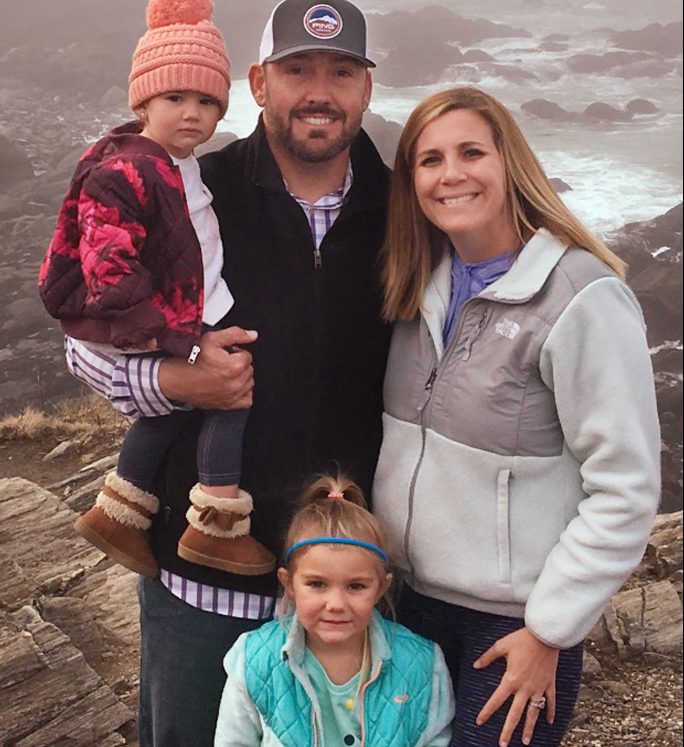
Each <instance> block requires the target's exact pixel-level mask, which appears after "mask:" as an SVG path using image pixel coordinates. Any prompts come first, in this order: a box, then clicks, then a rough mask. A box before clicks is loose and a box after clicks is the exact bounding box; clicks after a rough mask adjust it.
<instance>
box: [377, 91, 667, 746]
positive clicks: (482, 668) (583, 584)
mask: <svg viewBox="0 0 684 747" xmlns="http://www.w3.org/2000/svg"><path fill="white" fill-rule="evenodd" d="M385 260H386V264H385V270H384V280H385V307H384V308H385V315H386V317H387V319H388V320H390V321H393V322H395V330H394V336H393V340H392V346H391V351H390V357H389V362H388V370H387V376H386V380H385V415H384V428H385V430H384V440H383V446H382V451H381V454H380V460H379V464H378V470H377V474H376V481H375V486H374V502H373V505H374V509H375V512H376V513H377V515H378V517H379V518H380V519H381V521H382V522H383V523H384V524H385V525H386V526H387V527H388V528H389V530H390V531H391V533H392V534H393V537H394V540H395V545H396V549H397V551H398V557H397V558H396V560H397V564H398V565H399V567H400V568H402V569H403V570H404V572H405V576H406V585H405V590H404V593H403V596H402V599H401V602H400V606H399V617H400V619H401V621H402V622H404V623H405V624H407V625H408V626H409V627H411V628H412V629H413V630H414V631H416V632H418V633H420V634H422V635H424V636H426V637H429V638H432V639H434V640H435V641H437V643H439V645H440V646H441V647H442V649H443V651H444V653H445V656H446V659H447V664H448V666H449V669H450V671H451V674H452V677H453V680H454V687H455V691H456V721H455V731H454V737H453V741H452V745H454V746H455V745H458V747H470V746H473V747H474V746H477V747H490V746H492V747H493V746H494V745H509V744H518V745H519V744H520V743H521V742H522V744H529V743H530V741H531V739H532V736H533V734H534V744H535V745H537V746H538V747H551V746H552V745H554V746H555V745H559V744H560V741H561V738H562V735H563V733H564V731H565V729H566V727H567V724H568V722H569V719H570V716H571V713H572V709H573V707H574V703H575V700H576V697H577V692H578V689H579V683H580V676H581V665H582V643H581V642H582V639H583V638H584V637H585V636H586V634H587V633H588V632H589V631H590V629H591V628H592V626H593V624H594V623H595V622H596V620H597V619H598V618H599V616H600V614H601V611H602V610H603V608H604V606H605V604H606V603H607V601H608V600H609V599H610V597H611V595H612V594H614V593H615V592H616V591H617V590H618V589H619V588H620V586H621V585H622V583H623V582H624V580H625V579H626V577H627V576H628V575H629V573H630V572H631V570H632V569H633V567H634V566H635V565H636V564H637V563H638V562H639V560H640V558H641V555H642V553H643V550H644V547H645V544H646V540H647V537H648V533H649V529H650V526H651V523H652V520H653V517H654V514H655V511H656V508H657V505H658V498H659V486H660V476H659V454H660V439H659V428H658V421H657V413H656V405H655V393H654V386H653V374H652V370H651V365H650V357H649V351H648V346H647V343H646V337H645V331H644V322H643V317H642V314H641V311H640V308H639V305H638V303H637V301H636V298H635V297H634V295H633V294H632V292H631V291H630V290H629V288H628V287H627V286H626V285H625V284H624V282H623V280H622V279H623V278H624V274H625V266H624V264H623V263H622V261H621V260H620V259H619V258H618V257H617V256H616V255H615V254H613V253H612V252H611V251H609V250H608V249H607V248H606V247H605V246H604V245H603V243H602V242H601V241H599V240H598V239H597V238H596V237H594V236H592V235H591V234H590V233H589V232H588V231H587V230H586V229H585V228H584V227H583V226H582V225H581V223H580V222H579V221H578V220H577V219H576V218H575V217H574V216H573V215H572V213H571V212H570V211H569V210H568V209H567V208H566V207H565V205H564V204H563V202H562V201H561V200H560V199H559V198H558V196H557V195H556V194H555V192H554V190H553V187H552V186H551V184H550V183H549V180H548V178H547V177H546V175H545V174H544V172H543V170H542V168H541V166H540V164H539V162H538V161H537V159H536V158H535V156H534V154H533V153H532V151H531V150H530V147H529V145H528V144H527V142H526V141H525V139H524V137H523V135H522V133H521V132H520V130H519V128H518V127H517V125H516V124H515V121H514V120H513V118H512V116H511V114H510V113H509V112H508V111H507V110H506V109H505V108H504V107H503V106H502V105H501V104H500V103H499V102H498V101H496V100H495V99H493V98H492V97H491V96H489V95H487V94H486V93H483V92H482V91H479V90H477V89H474V88H456V89H453V90H450V91H445V92H442V93H438V94H435V95H433V96H431V97H429V98H428V99H426V100H425V101H424V102H423V103H422V104H420V105H419V106H418V107H417V108H416V109H415V111H414V112H413V113H412V114H411V116H410V118H409V120H408V122H407V123H406V126H405V129H404V131H403V134H402V137H401V140H400V142H399V147H398V152H397V157H396V162H395V171H394V175H393V180H392V187H391V194H390V212H389V226H388V235H387V242H386V256H385ZM543 710H545V717H542V718H539V715H540V713H541V712H542V711H543ZM538 719H539V721H538ZM537 721H538V722H537Z"/></svg>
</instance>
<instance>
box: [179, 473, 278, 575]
mask: <svg viewBox="0 0 684 747" xmlns="http://www.w3.org/2000/svg"><path fill="white" fill-rule="evenodd" d="M190 501H191V503H192V505H191V506H190V508H189V509H188V512H187V514H186V517H187V520H188V528H187V529H186V530H185V532H183V536H182V537H181V538H180V541H179V542H178V555H179V556H180V557H181V558H183V559H184V560H189V561H190V562H191V563H197V564H198V565H207V566H209V567H210V568H218V569H219V570H221V571H229V572H230V573H237V574H238V575H240V576H260V575H261V574H262V573H269V572H270V571H272V570H273V569H274V568H275V556H274V555H273V553H271V552H270V551H269V550H267V549H266V548H265V547H264V546H263V545H262V544H261V543H260V542H257V541H256V540H255V539H254V537H252V536H251V535H250V533H249V529H250V520H249V514H250V513H251V512H252V506H253V504H252V496H251V495H250V494H249V493H246V492H245V491H244V490H240V491H239V492H238V497H237V498H216V497H215V496H213V495H209V494H208V493H205V492H204V490H202V488H201V487H200V486H199V485H195V487H194V488H193V489H192V490H191V491H190Z"/></svg>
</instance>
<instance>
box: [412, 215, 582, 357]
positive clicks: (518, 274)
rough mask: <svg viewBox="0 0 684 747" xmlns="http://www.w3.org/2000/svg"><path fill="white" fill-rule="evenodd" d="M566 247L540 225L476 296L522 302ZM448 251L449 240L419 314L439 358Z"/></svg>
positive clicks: (448, 294) (446, 298)
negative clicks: (502, 272) (499, 274)
mask: <svg viewBox="0 0 684 747" xmlns="http://www.w3.org/2000/svg"><path fill="white" fill-rule="evenodd" d="M566 249H567V247H566V245H565V244H563V243H562V242H561V241H560V240H559V239H557V238H556V237H555V236H553V234H551V233H549V232H548V231H547V230H546V229H545V228H540V229H539V230H538V231H537V232H536V233H535V235H534V236H533V237H532V238H531V239H530V240H529V241H528V242H527V244H526V245H525V248H524V249H523V250H522V252H520V254H519V255H518V256H517V258H516V260H515V262H514V263H513V264H512V265H511V269H510V270H509V271H508V272H507V273H506V274H505V275H503V276H502V277H500V278H499V279H498V280H496V281H495V282H494V283H492V284H491V285H490V286H488V287H487V288H485V289H484V290H483V291H482V292H481V293H480V294H479V295H478V298H484V299H489V300H492V301H499V302H501V303H526V302H527V301H529V300H530V299H531V298H533V297H534V296H535V295H536V294H537V293H539V291H540V290H541V288H542V287H543V285H544V283H545V282H546V280H547V278H548V277H549V275H550V274H551V271H552V270H553V268H554V267H555V266H556V265H557V264H558V262H559V260H560V258H561V257H562V256H563V254H564V253H565V251H566ZM452 252H453V248H452V247H451V244H447V246H445V248H444V251H443V252H442V257H441V259H440V260H439V262H438V264H437V267H436V268H435V270H434V272H433V273H432V277H431V278H430V281H429V282H428V285H427V287H426V289H425V297H424V299H423V308H422V315H423V318H424V319H425V323H426V324H427V327H428V329H429V331H430V336H431V337H432V340H433V342H434V345H435V348H436V349H437V355H438V356H439V357H440V358H441V357H442V355H443V354H444V343H443V342H442V327H443V326H444V320H445V319H446V315H447V310H448V309H449V302H450V300H451V263H452Z"/></svg>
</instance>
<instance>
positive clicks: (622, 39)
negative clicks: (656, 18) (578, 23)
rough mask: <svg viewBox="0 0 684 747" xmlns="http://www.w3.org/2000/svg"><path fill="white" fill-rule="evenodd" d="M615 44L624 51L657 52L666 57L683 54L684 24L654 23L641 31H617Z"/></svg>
mask: <svg viewBox="0 0 684 747" xmlns="http://www.w3.org/2000/svg"><path fill="white" fill-rule="evenodd" d="M612 39H613V43H614V44H615V46H617V47H622V48H623V49H638V50H646V51H649V52H657V53H658V54H660V55H663V56H665V57H677V56H678V55H681V54H682V22H681V21H678V22H675V23H668V24H665V25H663V24H661V23H652V24H650V25H648V26H645V27H644V28H641V29H632V30H627V31H615V32H614V33H613V36H612Z"/></svg>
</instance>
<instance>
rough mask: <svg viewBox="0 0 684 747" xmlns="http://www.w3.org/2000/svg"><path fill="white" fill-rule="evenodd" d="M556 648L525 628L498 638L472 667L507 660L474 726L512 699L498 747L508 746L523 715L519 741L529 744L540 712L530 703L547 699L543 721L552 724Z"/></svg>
mask: <svg viewBox="0 0 684 747" xmlns="http://www.w3.org/2000/svg"><path fill="white" fill-rule="evenodd" d="M558 654H559V652H558V649H556V648H552V647H551V646H547V645H546V644H545V643H542V641H540V640H539V639H538V638H536V637H535V636H534V635H532V633H530V631H529V630H528V629H527V628H521V629H520V630H516V631H515V633H510V634H509V635H507V636H504V637H503V638H500V639H499V640H498V641H497V642H496V643H495V644H494V645H493V646H492V647H491V648H490V649H488V650H487V651H485V653H484V654H482V656H481V657H480V658H479V659H478V660H477V661H476V662H475V663H474V664H473V666H474V667H475V668H476V669H482V668H483V667H487V666H489V665H490V664H491V663H492V662H493V661H496V660H497V659H500V658H501V657H502V656H504V657H506V673H505V674H504V676H503V677H502V678H501V682H500V683H499V686H498V687H497V688H496V690H495V691H494V693H493V694H492V697H491V698H490V699H489V700H488V701H487V702H486V703H485V705H484V707H483V708H482V710H481V711H480V713H479V714H478V717H477V725H478V726H480V725H481V724H484V722H485V721H487V720H488V719H489V718H490V717H491V716H492V714H493V713H495V712H496V711H498V710H499V708H501V706H502V705H503V704H504V703H505V702H506V701H507V700H508V699H509V698H510V697H511V696H512V697H513V702H512V703H511V707H510V708H509V710H508V715H507V716H506V723H505V724H504V727H503V729H502V731H501V736H500V737H499V745H500V747H506V746H507V745H508V744H510V741H511V738H512V736H513V731H514V729H515V727H516V726H517V725H518V722H519V721H520V719H521V718H522V717H523V714H525V726H524V728H523V736H522V742H523V744H530V742H531V740H532V734H533V732H534V727H535V724H536V723H537V718H538V717H539V714H540V710H539V709H538V708H534V707H532V706H530V705H529V703H530V701H531V700H535V701H538V700H539V699H540V698H542V696H543V697H545V698H546V720H547V722H548V723H549V724H552V723H553V720H554V718H555V714H556V668H557V666H558Z"/></svg>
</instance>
